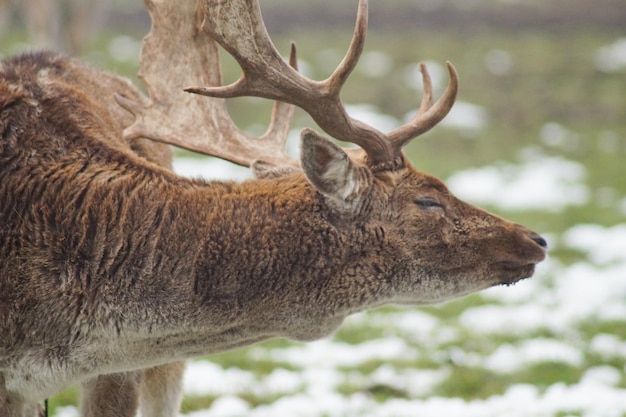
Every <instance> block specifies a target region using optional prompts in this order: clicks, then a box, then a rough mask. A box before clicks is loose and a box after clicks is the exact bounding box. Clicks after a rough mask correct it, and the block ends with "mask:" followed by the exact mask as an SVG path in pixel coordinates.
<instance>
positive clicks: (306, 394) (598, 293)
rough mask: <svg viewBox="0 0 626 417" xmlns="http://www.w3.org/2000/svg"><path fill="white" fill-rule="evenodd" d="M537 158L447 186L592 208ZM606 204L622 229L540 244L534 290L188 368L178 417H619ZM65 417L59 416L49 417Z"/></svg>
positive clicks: (623, 314) (476, 196)
mask: <svg viewBox="0 0 626 417" xmlns="http://www.w3.org/2000/svg"><path fill="white" fill-rule="evenodd" d="M625 42H626V39H618V40H617V41H615V43H613V44H610V45H607V46H606V47H605V48H603V49H600V50H598V52H597V55H596V57H595V60H596V66H597V68H598V69H599V70H601V71H607V72H609V71H618V70H621V68H623V67H624V66H626V49H625V48H626V46H625V45H626V43H625ZM500 55H502V53H501V54H500ZM500 55H498V54H496V55H494V56H493V57H492V58H493V61H494V64H493V65H494V70H493V71H505V70H506V67H507V65H505V64H507V62H508V61H506V59H505V58H506V56H504V58H503V57H502V56H500ZM503 59H504V61H503ZM378 60H379V61H381V59H380V57H379V59H378ZM382 61H384V60H382ZM503 62H504V64H503ZM431 67H432V66H431ZM370 70H371V69H370ZM381 71H383V76H384V70H381ZM431 72H433V78H436V77H437V70H436V69H435V70H432V69H431ZM351 112H352V113H353V114H355V113H358V115H356V117H358V118H362V119H364V120H372V119H376V120H377V123H380V124H381V125H382V126H386V124H387V123H392V124H393V123H395V122H397V121H393V120H389V118H388V117H387V116H385V115H377V114H376V112H375V110H372V109H370V108H368V107H366V106H354V107H352V108H351ZM455 112H456V113H453V114H451V115H450V116H451V117H450V120H449V121H448V122H447V123H448V128H454V127H455V126H458V128H463V129H468V128H471V129H477V130H480V128H481V126H482V125H483V124H484V123H488V121H487V120H488V117H487V116H488V115H487V112H486V111H485V109H482V108H480V107H478V106H475V105H473V104H470V103H461V105H460V106H457V107H456V108H455ZM383 128H384V127H383ZM385 130H387V129H385ZM292 142H293V143H296V142H297V132H292ZM537 142H538V143H541V144H543V145H544V147H546V146H547V147H551V148H555V147H558V146H561V145H562V146H566V145H567V144H566V143H565V142H567V132H566V129H565V128H564V127H562V126H560V125H559V124H558V123H548V124H546V125H545V126H544V128H543V129H542V130H541V135H540V137H538V138H537ZM540 149H541V148H540V147H539V146H537V147H530V148H526V149H523V150H522V151H520V152H519V155H518V159H517V162H516V163H500V162H494V163H493V164H492V165H487V166H483V167H481V168H477V169H471V170H465V171H460V172H456V173H454V174H453V175H451V176H450V177H449V178H447V179H445V180H446V182H447V184H448V185H449V186H450V188H451V189H452V191H453V192H454V193H455V194H457V195H458V196H459V197H460V198H462V199H464V200H466V201H469V202H472V203H475V204H477V205H479V206H487V207H489V208H490V209H492V210H495V211H506V212H509V213H510V212H526V211H534V212H550V213H560V212H561V211H562V210H564V209H566V208H568V207H570V208H571V207H576V206H580V205H584V204H587V203H588V202H589V201H590V199H592V198H596V197H597V193H595V191H594V190H593V189H591V187H590V185H589V184H588V181H587V180H588V174H589V173H588V171H587V169H588V168H587V167H585V166H583V165H581V164H580V163H578V162H576V161H572V160H568V159H566V158H565V157H561V156H554V154H551V155H547V154H546V153H544V152H543V151H541V150H540ZM293 152H294V153H297V149H293ZM175 169H176V171H177V172H179V173H181V174H183V175H186V176H191V177H199V176H201V177H205V178H210V179H236V180H244V179H246V178H248V177H249V173H248V170H247V169H243V168H238V167H234V166H232V165H230V164H228V163H225V162H222V161H216V160H210V159H202V158H197V159H192V158H188V159H187V158H179V159H177V160H176V165H175ZM614 199H615V201H616V202H617V207H618V210H621V218H622V221H621V223H617V224H614V225H612V226H608V227H607V226H600V225H598V224H593V223H586V224H575V223H573V224H571V225H570V226H569V228H568V229H567V230H566V231H565V232H563V233H548V234H547V235H546V236H545V237H546V238H547V239H548V241H549V245H550V251H559V253H573V254H576V256H575V257H574V259H575V260H573V261H572V260H568V259H565V258H563V259H561V258H560V257H558V256H551V257H549V258H548V259H547V260H546V261H545V262H544V263H542V264H541V265H540V266H539V268H538V270H537V273H536V275H535V277H533V278H532V279H530V280H525V281H523V282H521V283H518V284H517V285H514V286H512V287H498V288H493V289H490V290H487V291H484V292H482V293H480V294H478V295H472V296H469V297H466V298H464V299H462V300H459V301H455V302H451V303H448V304H445V305H443V306H437V307H429V308H424V309H395V308H384V309H380V310H376V311H370V312H366V313H362V314H359V315H355V316H353V317H350V318H349V319H348V320H346V322H345V324H344V325H343V326H342V328H341V329H340V330H339V331H338V333H337V334H336V335H335V336H334V337H332V338H329V339H325V340H321V341H318V342H313V343H308V344H296V343H290V342H286V341H275V342H270V343H267V344H261V345H257V346H252V347H250V348H247V349H243V350H240V351H237V352H233V353H227V354H224V355H218V356H217V357H215V358H211V359H209V358H205V359H202V360H197V361H193V362H190V364H189V366H188V371H187V373H186V376H185V394H186V399H185V405H184V410H183V412H182V414H181V415H184V416H189V417H191V416H193V417H243V416H248V417H270V416H271V417H278V416H280V417H283V416H285V417H324V416H327V417H359V416H363V417H365V416H367V417H404V416H406V417H416V416H418V417H419V416H426V417H456V416H459V417H503V416H506V417H576V416H578V417H583V416H584V417H624V416H626V377H625V373H626V340H625V334H626V333H625V330H624V329H625V327H626V195H616V196H615V198H614ZM540 232H541V231H540ZM463 387H464V389H462V388H463ZM468 392H470V394H468ZM472 393H473V394H472ZM77 414H78V413H77V410H76V408H74V407H61V408H58V409H57V414H56V415H57V417H74V416H77ZM146 417H147V416H146Z"/></svg>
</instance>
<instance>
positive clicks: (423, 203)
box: [415, 197, 443, 210]
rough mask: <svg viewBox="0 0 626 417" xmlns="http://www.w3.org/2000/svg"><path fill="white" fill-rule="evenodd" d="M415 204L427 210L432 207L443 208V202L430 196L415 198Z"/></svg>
mask: <svg viewBox="0 0 626 417" xmlns="http://www.w3.org/2000/svg"><path fill="white" fill-rule="evenodd" d="M415 204H417V205H418V206H419V207H420V208H423V209H427V210H428V209H433V208H440V209H443V204H441V203H440V202H439V201H437V200H435V199H434V198H431V197H425V198H420V199H417V200H415Z"/></svg>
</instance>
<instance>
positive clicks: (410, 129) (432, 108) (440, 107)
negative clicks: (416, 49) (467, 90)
mask: <svg viewBox="0 0 626 417" xmlns="http://www.w3.org/2000/svg"><path fill="white" fill-rule="evenodd" d="M446 65H447V67H448V72H449V73H450V82H449V83H448V87H447V88H446V91H445V92H444V93H443V95H442V96H441V97H440V98H439V100H437V102H436V103H435V104H434V105H433V104H432V97H433V87H432V82H431V80H430V75H429V74H428V70H427V69H426V65H424V64H420V70H421V72H422V81H423V84H424V95H423V97H422V103H421V105H420V108H419V111H418V112H417V114H416V115H415V117H413V119H411V121H409V122H408V123H407V124H405V125H403V126H401V127H399V128H397V129H395V130H393V131H391V132H389V133H388V134H387V135H386V136H387V138H388V139H389V141H390V142H391V143H392V144H393V147H394V149H396V150H398V151H399V150H400V149H402V147H403V146H404V145H406V144H407V143H408V142H409V141H410V140H411V139H413V138H415V137H417V136H419V135H421V134H422V133H425V132H427V131H429V130H430V129H432V128H433V127H434V126H435V125H436V124H437V123H439V122H440V121H441V120H442V119H443V118H444V117H446V115H447V114H448V112H450V109H451V108H452V106H453V105H454V101H455V100H456V95H457V92H458V89H459V76H458V74H457V72H456V69H455V68H454V66H453V65H452V64H451V63H450V62H446Z"/></svg>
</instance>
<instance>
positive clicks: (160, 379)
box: [139, 362, 185, 417]
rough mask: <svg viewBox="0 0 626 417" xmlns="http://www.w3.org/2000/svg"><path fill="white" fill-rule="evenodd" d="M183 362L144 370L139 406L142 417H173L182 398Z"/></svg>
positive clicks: (176, 413)
mask: <svg viewBox="0 0 626 417" xmlns="http://www.w3.org/2000/svg"><path fill="white" fill-rule="evenodd" d="M184 371H185V362H172V363H168V364H165V365H161V366H155V367H154V368H149V369H145V370H144V371H143V377H142V380H141V394H140V396H139V406H140V410H141V415H142V416H144V417H175V416H177V415H178V410H179V409H180V403H181V401H182V398H183V373H184Z"/></svg>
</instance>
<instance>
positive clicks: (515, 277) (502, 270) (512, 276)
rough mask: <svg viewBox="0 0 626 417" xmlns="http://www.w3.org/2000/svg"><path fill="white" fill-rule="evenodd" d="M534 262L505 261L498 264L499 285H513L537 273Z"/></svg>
mask: <svg viewBox="0 0 626 417" xmlns="http://www.w3.org/2000/svg"><path fill="white" fill-rule="evenodd" d="M535 265H536V264H534V263H520V262H512V261H503V262H498V263H497V264H496V268H497V270H498V272H497V277H498V285H507V286H508V285H513V284H515V283H517V282H519V281H521V280H523V279H526V278H530V277H532V276H533V274H534V273H535Z"/></svg>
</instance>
